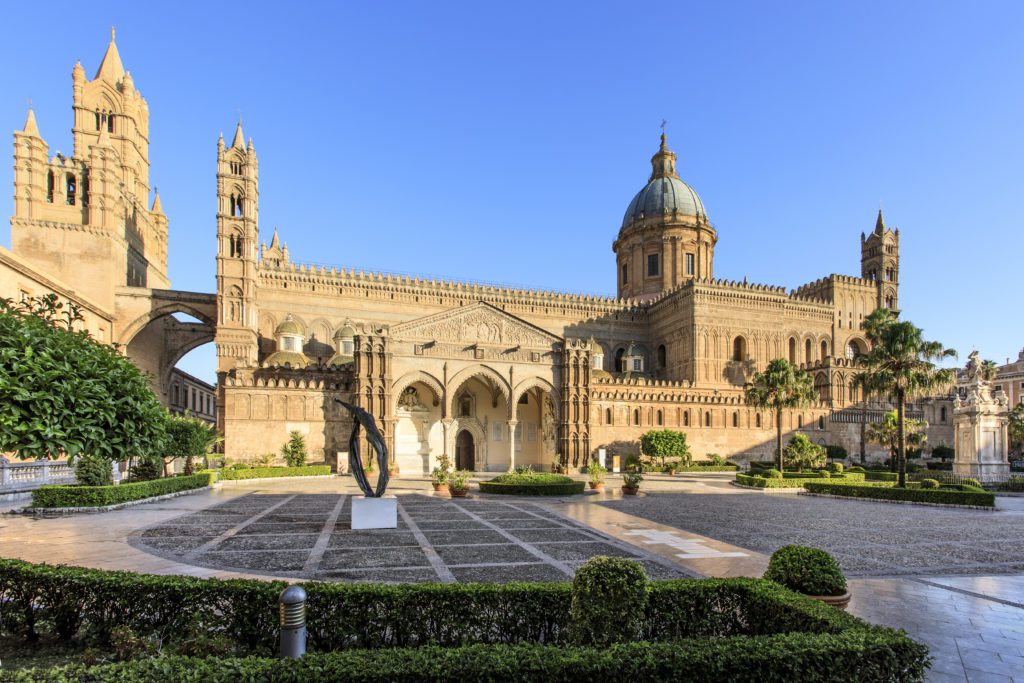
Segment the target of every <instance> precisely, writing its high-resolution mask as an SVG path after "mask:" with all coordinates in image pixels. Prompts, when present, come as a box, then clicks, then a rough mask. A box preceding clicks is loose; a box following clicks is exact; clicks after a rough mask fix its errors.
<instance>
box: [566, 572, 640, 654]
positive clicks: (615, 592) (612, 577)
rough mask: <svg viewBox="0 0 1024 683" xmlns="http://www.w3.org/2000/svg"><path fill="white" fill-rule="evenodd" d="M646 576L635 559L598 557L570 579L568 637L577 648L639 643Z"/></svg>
mask: <svg viewBox="0 0 1024 683" xmlns="http://www.w3.org/2000/svg"><path fill="white" fill-rule="evenodd" d="M647 599H648V585H647V574H646V573H645V572H644V568H643V566H642V565H641V564H640V563H639V562H637V561H636V560H627V559H625V558H623V557H604V556H602V555H598V556H596V557H592V558H590V559H589V560H587V562H586V564H584V565H583V566H582V567H580V568H579V569H577V570H576V576H575V577H573V580H572V604H571V608H570V617H571V620H572V636H573V640H574V642H576V643H579V644H581V645H597V646H603V645H610V644H612V643H630V642H633V641H637V640H640V639H641V638H642V635H643V627H644V616H645V613H646V610H647Z"/></svg>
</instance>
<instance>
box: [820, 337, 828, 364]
mask: <svg viewBox="0 0 1024 683" xmlns="http://www.w3.org/2000/svg"><path fill="white" fill-rule="evenodd" d="M826 358H828V342H827V341H822V342H821V359H822V360H825V359H826Z"/></svg>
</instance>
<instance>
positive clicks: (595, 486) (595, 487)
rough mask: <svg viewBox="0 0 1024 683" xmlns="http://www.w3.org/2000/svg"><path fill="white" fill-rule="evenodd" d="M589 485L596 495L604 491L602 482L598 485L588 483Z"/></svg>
mask: <svg viewBox="0 0 1024 683" xmlns="http://www.w3.org/2000/svg"><path fill="white" fill-rule="evenodd" d="M589 483H590V488H592V489H593V490H595V491H597V492H598V493H602V492H603V491H604V482H603V481H602V482H599V483H596V484H595V483H594V482H589Z"/></svg>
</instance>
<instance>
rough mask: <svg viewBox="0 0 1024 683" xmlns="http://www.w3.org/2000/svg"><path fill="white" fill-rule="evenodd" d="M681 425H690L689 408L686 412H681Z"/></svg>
mask: <svg viewBox="0 0 1024 683" xmlns="http://www.w3.org/2000/svg"><path fill="white" fill-rule="evenodd" d="M683 426H684V427H689V426H690V411H689V410H687V411H686V412H684V413H683Z"/></svg>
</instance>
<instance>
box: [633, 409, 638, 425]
mask: <svg viewBox="0 0 1024 683" xmlns="http://www.w3.org/2000/svg"><path fill="white" fill-rule="evenodd" d="M633 424H635V425H638V424H640V411H639V410H637V409H634V410H633Z"/></svg>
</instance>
